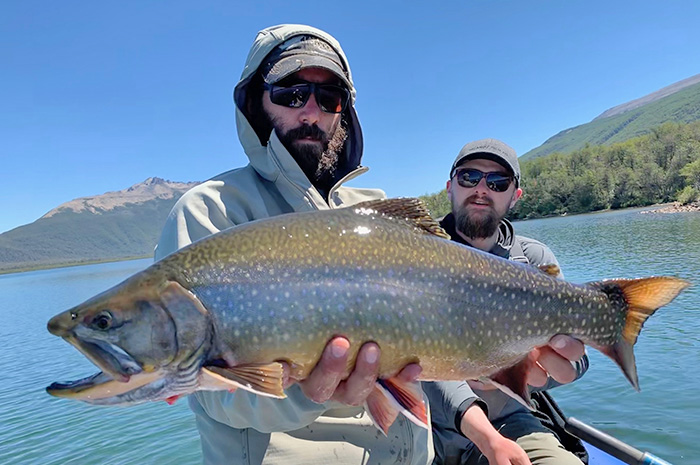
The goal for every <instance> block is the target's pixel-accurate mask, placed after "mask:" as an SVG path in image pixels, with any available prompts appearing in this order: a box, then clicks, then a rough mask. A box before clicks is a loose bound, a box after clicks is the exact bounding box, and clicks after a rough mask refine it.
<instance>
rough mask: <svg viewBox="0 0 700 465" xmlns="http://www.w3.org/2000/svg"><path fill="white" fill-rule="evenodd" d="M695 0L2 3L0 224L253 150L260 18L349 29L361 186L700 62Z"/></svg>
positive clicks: (201, 172) (237, 161) (524, 136)
mask: <svg viewBox="0 0 700 465" xmlns="http://www.w3.org/2000/svg"><path fill="white" fill-rule="evenodd" d="M698 18H700V2H697V1H696V0H683V1H677V0H666V1H663V2H661V1H658V0H656V1H651V0H636V1H632V0H620V1H615V0H612V1H611V0H606V1H600V0H586V1H577V0H539V1H531V0H513V1H509V0H502V1H499V0H458V1H457V0H456V1H443V2H430V3H428V2H418V1H415V2H414V1H408V0H403V1H399V0H381V1H378V0H373V1H367V0H359V1H352V2H334V1H331V0H325V1H315V0H305V1H303V2H301V1H299V2H294V1H293V0H285V1H276V0H271V1H252V0H251V1H248V2H242V1H235V0H229V1H223V0H216V1H214V0H211V1H208V0H201V1H179V0H170V1H167V2H166V1H143V0H139V1H136V0H122V1H119V2H88V1H71V0H61V1H60V2H51V1H49V0H44V1H35V0H8V1H4V2H2V4H1V5H0V44H2V46H0V83H1V85H0V233H2V232H4V231H7V230H10V229H12V228H15V227H17V226H21V225H23V224H27V223H31V222H32V221H35V220H36V219H38V218H39V217H41V216H42V215H44V214H45V213H47V212H48V211H49V210H51V209H53V208H54V207H56V206H58V205H60V204H62V203H64V202H67V201H69V200H72V199H75V198H78V197H86V196H92V195H98V194H102V193H105V192H109V191H117V190H122V189H125V188H128V187H130V186H132V185H134V184H137V183H139V182H142V181H144V180H145V179H147V178H149V177H153V176H155V177H160V178H164V179H168V180H172V181H183V182H184V181H204V180H206V179H208V178H210V177H213V176H215V175H216V174H218V173H220V172H223V171H227V170H229V169H232V168H235V167H239V166H243V165H245V164H246V163H247V158H246V156H245V154H244V152H243V149H242V147H241V145H240V143H239V141H238V137H237V133H236V126H235V107H234V105H233V101H232V98H231V95H232V91H233V88H234V86H235V85H236V83H237V81H238V79H239V77H240V74H241V71H242V69H243V65H244V62H245V58H246V56H247V54H248V50H249V48H250V45H251V44H252V41H253V39H254V37H255V35H256V33H257V31H259V30H260V29H263V28H265V27H268V26H271V25H275V24H281V23H302V24H310V25H312V26H315V27H318V28H321V29H323V30H325V31H327V32H329V33H330V34H332V35H333V36H334V37H336V38H337V39H338V40H339V41H340V43H341V45H342V47H343V49H344V51H345V53H346V55H347V56H348V59H349V61H350V66H351V69H352V73H353V77H354V81H355V86H356V88H357V105H356V106H357V112H358V114H359V117H360V121H361V123H362V127H363V132H364V138H365V150H364V159H363V164H364V165H366V166H369V167H370V172H369V173H367V174H366V175H363V176H361V177H360V178H359V179H357V180H355V181H353V182H352V184H351V185H353V186H364V187H380V188H382V189H384V190H385V191H386V193H387V194H388V195H389V196H391V197H394V196H417V195H423V194H426V193H431V194H432V193H435V192H438V191H440V190H441V189H444V187H445V182H446V180H447V176H448V172H449V168H450V166H451V164H452V162H453V160H454V158H455V156H456V155H457V153H458V152H459V150H460V148H461V147H462V146H463V145H464V144H465V143H467V142H469V141H472V140H476V139H481V138H484V137H495V138H498V139H501V140H503V141H504V142H506V143H508V144H510V145H511V146H512V147H513V148H515V150H516V151H517V153H518V154H519V155H522V154H524V153H526V152H527V151H529V150H531V149H533V148H535V147H537V146H539V145H541V144H542V143H543V142H545V140H547V139H548V138H549V137H551V136H553V135H555V134H556V133H558V132H560V131H562V130H564V129H567V128H570V127H573V126H577V125H580V124H584V123H587V122H589V121H590V120H592V119H593V118H595V117H596V116H598V115H599V114H601V113H602V112H603V111H605V110H607V109H608V108H611V107H613V106H615V105H618V104H621V103H624V102H627V101H629V100H633V99H636V98H639V97H642V96H644V95H646V94H648V93H651V92H653V91H656V90H658V89H660V88H662V87H665V86H667V85H670V84H672V83H674V82H677V81H680V80H682V79H685V78H688V77H690V76H693V75H696V74H698V73H700V60H698V58H699V57H700V27H698Z"/></svg>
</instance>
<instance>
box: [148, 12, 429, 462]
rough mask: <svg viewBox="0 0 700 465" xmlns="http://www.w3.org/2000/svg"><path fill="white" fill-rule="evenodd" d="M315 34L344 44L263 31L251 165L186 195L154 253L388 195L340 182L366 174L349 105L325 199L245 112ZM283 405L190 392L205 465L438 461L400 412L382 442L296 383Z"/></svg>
mask: <svg viewBox="0 0 700 465" xmlns="http://www.w3.org/2000/svg"><path fill="white" fill-rule="evenodd" d="M300 34H310V35H315V36H318V37H321V38H322V39H324V40H325V41H327V42H328V43H330V44H331V45H332V46H333V47H334V48H335V49H336V51H337V52H338V54H339V55H340V56H341V58H342V59H343V61H344V65H345V68H346V70H347V74H348V78H349V80H350V82H352V76H351V74H350V69H349V66H348V63H347V60H346V58H345V54H344V53H343V51H342V49H341V48H340V45H339V44H338V43H337V41H336V40H335V39H333V38H332V37H330V36H329V35H327V34H325V33H324V32H322V31H320V30H318V29H315V28H312V27H309V26H301V25H281V26H276V27H271V28H268V29H265V30H263V31H260V33H258V35H257V37H256V39H255V42H254V44H253V46H252V48H251V50H250V53H249V55H248V59H247V61H246V65H245V68H244V70H243V74H242V76H241V79H240V81H239V83H238V84H237V85H236V88H235V91H234V101H235V103H236V123H237V127H238V136H239V138H240V141H241V144H242V145H243V148H244V150H245V153H246V155H247V157H248V159H249V163H248V165H247V166H245V167H242V168H237V169H234V170H231V171H228V172H225V173H222V174H220V175H218V176H216V177H214V178H212V179H210V180H209V181H206V182H205V183H203V184H201V185H199V186H197V187H195V188H194V189H192V190H190V191H189V192H187V193H186V194H185V195H184V196H183V197H182V198H181V199H180V200H179V201H178V202H177V204H176V205H175V207H174V208H173V210H172V212H171V213H170V215H169V217H168V219H167V223H166V225H165V228H164V229H163V233H162V236H161V238H160V241H159V243H158V246H157V248H156V251H155V258H156V259H160V258H162V257H164V256H166V255H168V254H170V253H172V252H174V251H176V250H178V249H179V248H181V247H183V246H185V245H187V244H190V243H191V242H194V241H196V240H198V239H201V238H203V237H205V236H208V235H210V234H214V233H216V232H219V231H222V230H224V229H227V228H230V227H234V226H236V225H239V224H242V223H246V222H248V221H253V220H256V219H261V218H267V217H270V216H274V215H279V214H282V213H290V212H301V211H310V210H322V209H329V208H336V207H340V206H346V205H352V204H355V203H358V202H361V201H364V200H371V199H377V198H383V197H385V194H384V193H383V192H382V191H380V190H377V189H358V188H349V187H345V186H343V184H344V183H345V182H347V181H348V180H350V179H352V178H354V177H356V176H358V175H360V174H362V173H364V172H366V171H367V168H364V167H362V166H361V165H360V161H361V158H362V148H363V147H362V145H363V144H362V131H361V128H360V123H359V120H358V118H357V114H356V113H355V108H354V96H355V90H354V88H353V89H351V93H352V105H351V107H350V108H349V109H348V110H346V111H347V114H346V115H345V117H346V118H347V120H348V122H349V124H348V142H347V143H346V145H345V151H344V154H343V155H344V157H343V162H344V164H343V165H342V166H343V168H342V169H343V172H342V174H344V176H343V178H342V179H341V180H340V181H339V182H338V183H337V184H336V185H335V186H334V187H333V188H332V189H331V190H330V191H329V193H328V196H327V198H324V197H323V196H322V195H321V194H320V193H319V192H318V191H317V190H316V189H315V188H314V186H313V185H312V184H311V182H310V181H309V180H308V179H307V177H306V175H305V174H304V172H303V171H302V170H301V168H300V167H299V166H298V165H297V163H296V161H295V160H294V158H293V157H292V156H291V155H290V154H289V152H288V151H287V150H286V149H285V147H284V146H283V145H282V143H281V142H280V141H279V139H278V138H277V135H276V134H275V133H274V131H273V132H272V134H270V136H269V140H266V141H264V142H261V138H260V137H258V135H257V134H256V132H255V131H254V129H253V126H252V125H251V123H250V122H249V120H248V118H247V116H246V114H245V111H244V109H245V107H244V105H245V101H246V95H247V92H248V87H247V86H248V84H249V83H250V81H251V78H252V77H253V76H254V74H255V73H256V71H257V69H258V67H259V66H260V64H261V63H262V61H263V59H264V58H265V56H266V55H267V54H268V53H269V52H270V51H271V50H272V49H273V48H274V47H275V46H277V45H278V44H280V43H281V42H283V41H285V40H287V39H288V38H290V37H292V36H295V35H300ZM287 395H288V398H287V399H284V400H278V399H270V398H265V397H260V396H255V395H253V394H251V393H248V392H245V391H242V390H239V391H237V392H235V393H228V392H220V391H217V392H211V391H209V392H198V393H196V394H194V395H192V396H189V403H190V407H191V408H192V410H193V411H194V413H195V415H196V420H197V427H198V429H199V432H200V436H201V441H202V452H203V457H204V463H207V464H259V463H263V462H264V463H269V464H272V463H347V464H358V465H359V464H368V463H399V462H400V463H410V464H420V465H425V464H426V463H430V461H431V460H432V444H431V441H432V438H431V435H430V434H429V433H428V432H427V431H426V430H425V429H422V428H418V427H416V426H414V425H413V423H411V422H410V421H406V420H405V419H404V418H403V416H401V417H400V418H399V419H398V420H397V421H396V422H395V423H394V425H393V426H392V428H391V429H390V430H389V434H388V437H384V436H383V435H382V434H381V433H379V432H378V430H376V429H375V427H374V426H373V425H372V423H371V421H370V419H369V418H368V416H367V415H366V414H365V412H364V410H363V409H362V408H348V407H345V406H342V405H339V404H336V403H333V402H327V403H325V404H316V403H314V402H312V401H310V400H309V399H307V398H306V397H305V396H304V395H303V393H302V392H301V390H300V389H299V388H298V386H292V387H291V388H290V389H288V390H287Z"/></svg>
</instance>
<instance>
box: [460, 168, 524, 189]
mask: <svg viewBox="0 0 700 465" xmlns="http://www.w3.org/2000/svg"><path fill="white" fill-rule="evenodd" d="M454 176H456V177H457V183H458V184H459V185H460V186H462V187H476V186H477V184H479V182H480V181H481V178H484V177H485V178H486V187H488V188H489V189H491V190H492V191H494V192H505V191H507V190H508V188H509V187H510V183H511V182H513V176H510V175H508V174H503V173H495V172H491V173H484V172H483V171H479V170H475V169H473V168H460V169H458V170H455V174H454Z"/></svg>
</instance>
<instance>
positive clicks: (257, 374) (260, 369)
mask: <svg viewBox="0 0 700 465" xmlns="http://www.w3.org/2000/svg"><path fill="white" fill-rule="evenodd" d="M283 374H284V373H283V369H282V365H281V364H280V363H277V362H273V363H255V364H248V365H237V366H234V367H220V366H205V367H202V372H201V373H200V389H208V390H231V389H244V390H246V391H250V392H252V393H254V394H258V395H261V396H266V397H274V398H277V399H284V398H285V397H287V396H286V395H285V393H284V389H283V388H282V381H283V379H282V378H283Z"/></svg>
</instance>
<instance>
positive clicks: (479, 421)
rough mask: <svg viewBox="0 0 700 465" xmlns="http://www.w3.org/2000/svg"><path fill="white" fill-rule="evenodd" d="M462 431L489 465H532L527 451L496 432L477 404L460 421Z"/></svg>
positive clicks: (468, 409)
mask: <svg viewBox="0 0 700 465" xmlns="http://www.w3.org/2000/svg"><path fill="white" fill-rule="evenodd" d="M459 427H460V430H461V432H462V434H464V435H465V436H466V437H467V438H469V440H471V441H472V442H473V443H474V444H475V445H476V447H478V448H479V450H480V451H481V453H482V454H484V456H486V458H487V459H488V461H489V465H530V459H529V458H528V457H527V454H526V453H525V451H524V450H523V449H522V448H521V447H520V446H519V445H518V444H517V443H516V442H515V441H511V440H510V439H508V438H507V437H505V436H502V435H501V433H499V432H498V431H496V429H495V428H494V427H493V425H492V424H491V422H490V421H489V419H488V418H487V417H486V413H484V411H483V410H482V409H481V407H479V406H478V405H476V404H472V405H470V406H469V407H468V408H467V410H466V411H465V412H464V415H463V416H462V420H461V421H460V425H459Z"/></svg>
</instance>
